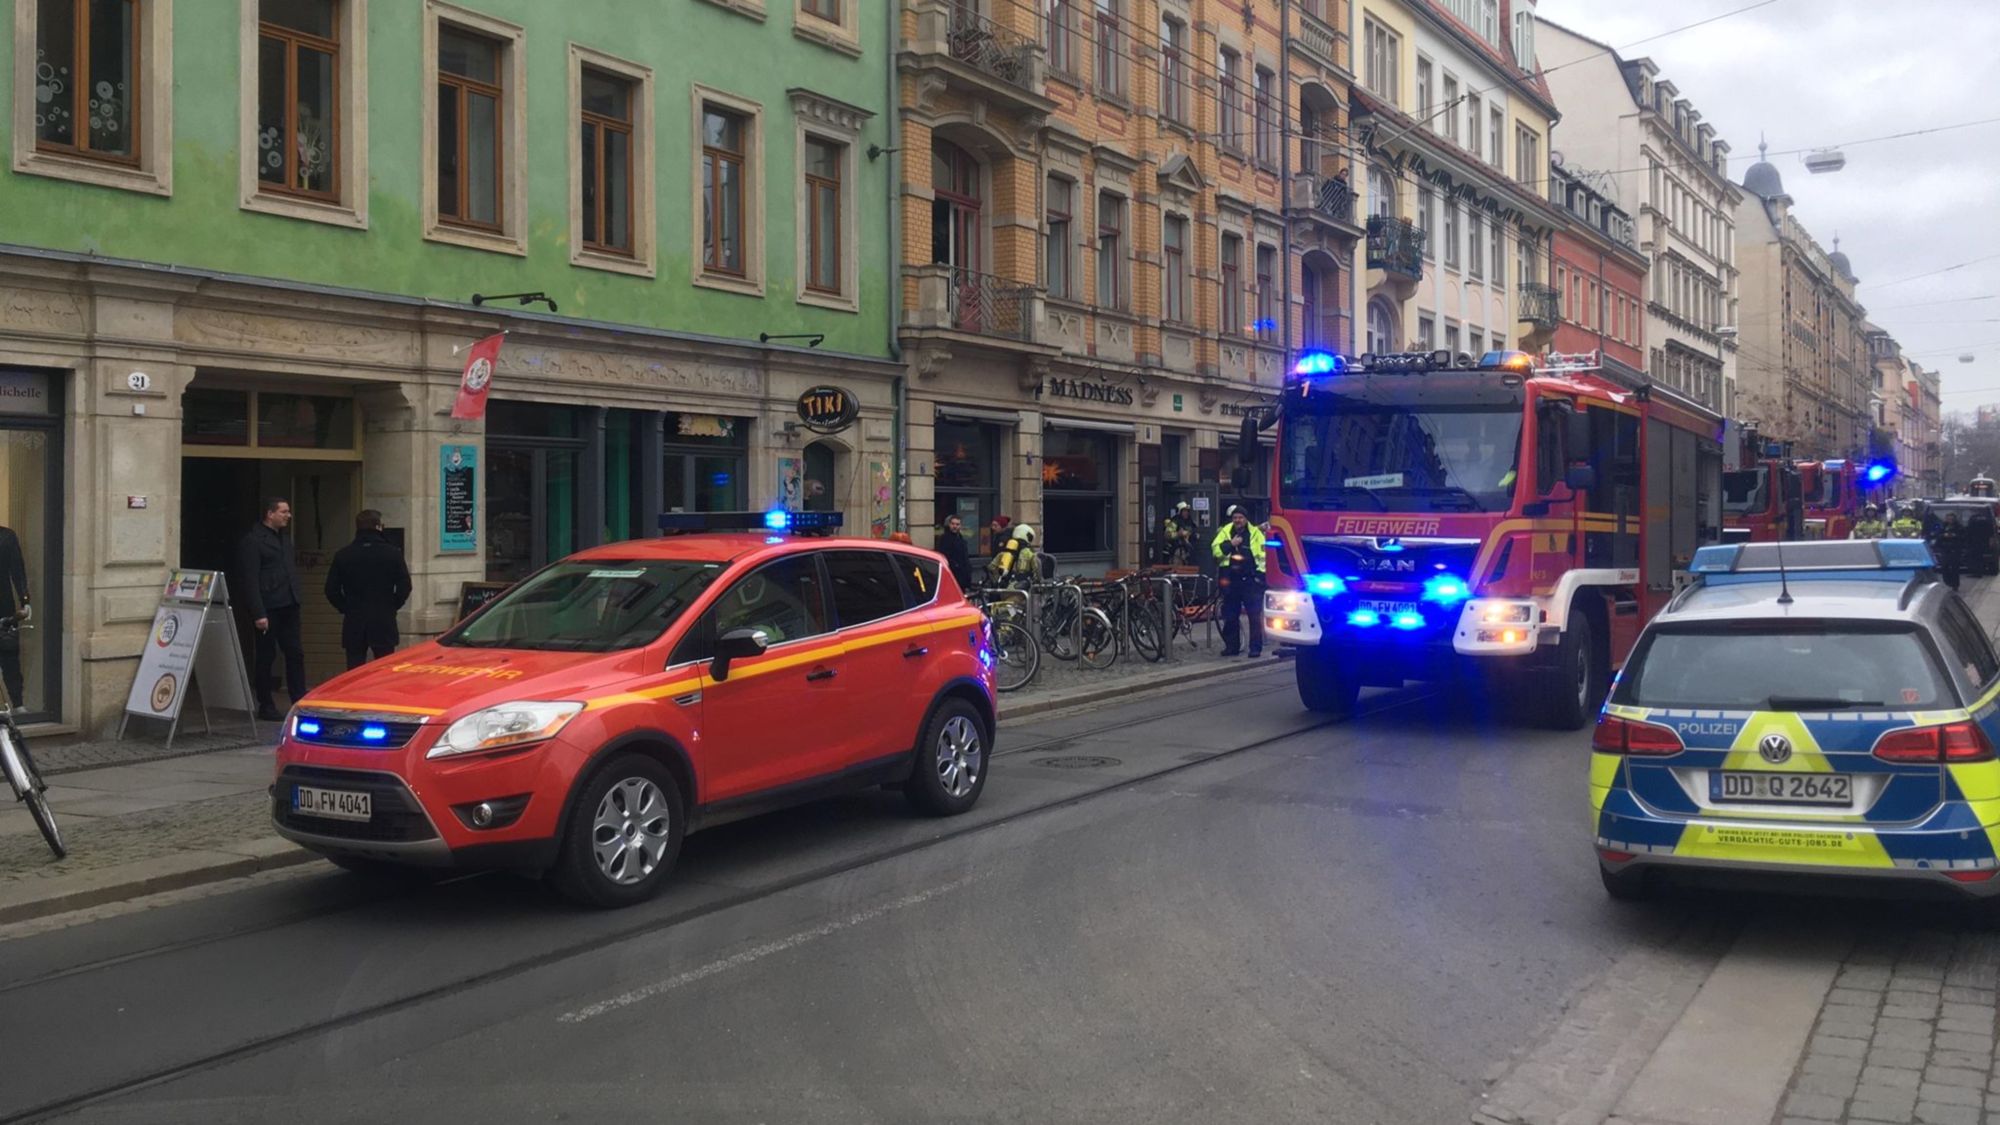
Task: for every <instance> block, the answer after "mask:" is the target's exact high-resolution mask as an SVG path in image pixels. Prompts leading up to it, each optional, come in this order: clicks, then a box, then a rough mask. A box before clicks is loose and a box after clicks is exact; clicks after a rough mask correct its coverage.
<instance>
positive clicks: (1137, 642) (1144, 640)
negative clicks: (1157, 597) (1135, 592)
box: [1127, 600, 1167, 664]
mask: <svg viewBox="0 0 2000 1125" xmlns="http://www.w3.org/2000/svg"><path fill="white" fill-rule="evenodd" d="M1127 612H1128V613H1129V614H1130V617H1129V619H1128V624H1130V626H1131V632H1132V650H1133V651H1134V652H1137V653H1138V654H1139V655H1140V656H1142V657H1144V658H1145V659H1146V661H1147V662H1148V663H1151V664H1157V663H1159V662H1160V661H1162V660H1164V659H1166V656H1167V646H1166V643H1165V642H1163V641H1162V640H1161V639H1160V603H1159V602H1157V601H1153V600H1147V601H1136V602H1133V603H1132V605H1131V607H1130V609H1129V610H1128V611H1127Z"/></svg>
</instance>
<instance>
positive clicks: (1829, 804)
mask: <svg viewBox="0 0 2000 1125" xmlns="http://www.w3.org/2000/svg"><path fill="white" fill-rule="evenodd" d="M1931 565H1932V563H1931V556H1930V551H1929V549H1928V548H1926V547H1925V546H1924V544H1923V543H1921V542H1919V541H1916V540H1880V541H1851V542H1826V541H1819V542H1804V543H1751V544H1732V545H1726V546H1716V547H1704V548H1702V549H1700V550H1699V551H1697V552H1696V553H1695V556H1694V559H1693V562H1692V564H1691V567H1690V569H1691V570H1692V572H1693V582H1692V583H1691V584H1690V585H1689V586H1688V587H1687V588H1686V589H1684V590H1683V591H1681V592H1680V593H1679V594H1678V595H1676V596H1675V598H1674V599H1673V600H1672V601H1671V602H1669V603H1668V605H1667V608H1666V609H1665V610H1664V611H1663V612H1661V613H1660V614H1659V615H1658V616H1657V617H1656V618H1655V619H1654V620H1653V622H1652V623H1651V624H1650V625H1648V626H1647V628H1646V630H1645V633H1644V634H1643V635H1642V636H1641V637H1640V639H1639V642H1638V645H1637V647H1636V648H1635V649H1634V651H1633V655H1632V658H1631V660H1630V661H1629V662H1627V664H1626V665H1625V668H1624V670H1623V672H1622V673H1621V674H1620V675H1619V678H1618V682H1617V684H1616V686H1615V687H1614V688H1613V690H1612V693H1611V696H1610V698H1609V700H1608V701H1607V702H1606V704H1605V706H1604V709H1603V712H1602V716H1601V717H1600V718H1599V720H1598V723H1597V729H1596V733H1595V735H1594V736H1593V738H1592V742H1591V751H1592V753H1591V760H1590V802H1591V812H1592V823H1593V824H1594V825H1595V826H1596V842H1597V854H1598V861H1599V869H1600V873H1601V874H1602V876H1603V879H1604V887H1605V890H1606V891H1608V892H1609V893H1610V894H1611V895H1612V897H1614V898H1620V899H1629V898H1638V897H1641V896H1642V895H1643V894H1644V893H1645V891H1646V889H1647V884H1648V880H1649V877H1650V876H1651V875H1653V874H1654V873H1656V872H1658V871H1662V870H1671V869H1676V868H1703V869H1725V870H1736V871H1749V872H1768V873H1780V874H1834V875H1842V876H1871V877H1878V878H1890V879H1903V880H1914V881H1918V882H1923V883H1930V884H1934V885H1938V886H1943V887H1949V888H1955V889H1957V890H1958V891H1962V892H1967V893H1970V894H1973V895H1991V894H1995V893H2000V879H1996V875H2000V860H1996V858H1995V843H1996V839H2000V762H1996V761H1995V760H1994V740H1995V738H1996V737H2000V705H1996V698H2000V659H1996V657H1995V655H1994V650H1993V646H1992V645H1991V644H1990V643H1989V642H1988V640H1987V635H1986V631H1985V630H1984V629H1983V628H1981V627H1980V625H1979V623H1978V621H1977V620H1976V619H1975V618H1974V617H1973V615H1972V612H1971V611H1970V610H1969V609H1967V608H1966V605H1965V603H1964V602H1963V601H1962V600H1960V598H1959V597H1958V595H1957V594H1956V593H1955V592H1954V591H1952V590H1950V589H1948V588H1946V587H1945V586H1944V585H1943V584H1942V583H1941V582H1940V581H1938V579H1937V577H1936V575H1935V574H1934V573H1933V571H1932V570H1931ZM1989 826H1994V827H1992V828H1989Z"/></svg>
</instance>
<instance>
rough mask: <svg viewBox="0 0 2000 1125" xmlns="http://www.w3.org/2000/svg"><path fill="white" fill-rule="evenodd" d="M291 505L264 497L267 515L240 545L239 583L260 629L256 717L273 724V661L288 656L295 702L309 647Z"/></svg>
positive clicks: (252, 621)
mask: <svg viewBox="0 0 2000 1125" xmlns="http://www.w3.org/2000/svg"><path fill="white" fill-rule="evenodd" d="M291 525H292V504H291V501H289V500H286V499H285V498H284V497H282V496H269V497H266V498H265V499H264V514H263V516H262V517H260V518H259V519H258V521H257V525H256V526H255V527H252V528H251V529H250V533H249V534H248V535H245V536H244V537H243V541H242V542H241V543H239V544H237V547H236V582H237V586H238V588H239V589H240V590H241V591H242V595H241V596H242V598H243V606H244V608H245V609H246V610H248V611H249V613H250V624H251V625H253V626H255V627H256V629H257V664H256V667H255V668H254V669H252V671H251V676H252V677H253V680H254V684H253V687H254V690H255V691H256V693H257V718H259V719H261V720H263V721H264V722H267V723H275V722H277V721H278V720H279V718H280V717H281V716H280V715H279V714H278V708H277V706H276V705H275V704H274V703H273V702H272V699H271V691H272V689H273V688H274V687H276V686H277V685H276V684H275V683H273V682H272V677H271V661H272V660H273V659H275V658H276V657H277V656H278V655H279V654H281V653H282V654H283V655H284V658H285V693H286V694H287V695H289V696H291V699H292V702H293V703H297V702H298V701H299V700H300V698H302V697H303V696H304V695H305V693H306V650H305V646H304V644H303V642H302V641H301V640H300V639H299V611H300V608H301V607H302V606H303V605H304V595H303V594H302V593H301V591H300V587H299V568H298V564H297V563H296V562H294V561H293V559H292V541H291V540H290V539H287V538H286V537H285V529H286V528H288V527H290V526H291Z"/></svg>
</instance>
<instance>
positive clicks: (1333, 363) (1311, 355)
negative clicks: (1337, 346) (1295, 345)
mask: <svg viewBox="0 0 2000 1125" xmlns="http://www.w3.org/2000/svg"><path fill="white" fill-rule="evenodd" d="M1346 370H1347V361H1346V360H1343V359H1341V358H1340V357H1339V356H1337V355H1335V354H1333V353H1332V352H1322V351H1310V352H1304V353H1302V354H1301V355H1300V356H1299V360H1298V362H1297V363H1294V364H1293V365H1292V374H1294V375H1339V374H1342V373H1344V372H1345V371H1346Z"/></svg>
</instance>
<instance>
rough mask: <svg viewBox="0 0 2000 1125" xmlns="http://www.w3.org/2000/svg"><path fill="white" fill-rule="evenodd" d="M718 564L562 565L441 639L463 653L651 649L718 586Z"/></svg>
mask: <svg viewBox="0 0 2000 1125" xmlns="http://www.w3.org/2000/svg"><path fill="white" fill-rule="evenodd" d="M724 565H725V564H723V563H720V562H698V561H692V560H671V561H669V560H659V559H645V560H632V561H614V562H605V561H602V560H595V559H593V560H589V561H582V560H577V561H569V562H559V563H556V564H555V565H553V566H549V567H545V568H544V569H542V570H540V571H538V572H536V573H535V574H533V575H530V576H529V577H528V578H527V579H525V580H523V581H522V582H521V584H520V585H518V586H515V587H514V588H513V589H511V590H508V591H507V592H506V593H504V594H502V595H500V597H499V598H498V599H496V600H495V601H494V602H493V604H492V605H489V606H487V607H486V609H485V611H484V612H482V613H480V614H478V615H477V616H475V617H473V618H471V619H470V620H468V621H467V622H466V623H465V624H463V625H460V626H459V627H458V628H456V629H454V630H452V631H451V632H449V633H446V634H445V635H444V636H442V637H440V638H438V643H439V644H443V645H458V646H463V647H466V648H524V649H543V650H554V651H568V652H615V651H617V650H619V649H626V648H636V647H638V646H640V645H644V644H648V643H650V642H652V641H654V640H656V639H658V638H659V636H660V634H662V633H664V632H666V629H667V626H669V625H672V624H673V623H674V620H675V619H676V618H678V617H679V616H680V615H681V613H682V612H683V611H684V610H686V609H687V607H688V605H689V603H691V602H693V601H694V600H695V598H697V597H699V596H700V595H701V592H702V591H703V590H704V589H706V588H707V587H708V584H709V583H710V582H713V581H714V580H715V578H716V576H717V575H719V574H721V573H722V571H723V568H724Z"/></svg>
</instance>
